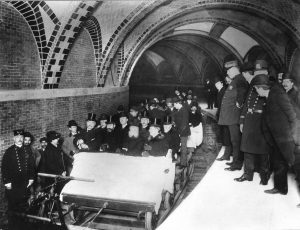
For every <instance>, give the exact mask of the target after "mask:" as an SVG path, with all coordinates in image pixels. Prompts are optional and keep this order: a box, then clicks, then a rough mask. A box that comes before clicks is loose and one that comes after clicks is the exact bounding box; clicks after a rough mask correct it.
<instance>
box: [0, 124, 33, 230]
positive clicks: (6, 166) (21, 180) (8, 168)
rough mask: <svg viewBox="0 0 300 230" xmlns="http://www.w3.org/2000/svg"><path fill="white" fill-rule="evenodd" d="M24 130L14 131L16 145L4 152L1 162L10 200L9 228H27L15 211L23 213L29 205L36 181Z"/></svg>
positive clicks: (6, 190) (3, 178)
mask: <svg viewBox="0 0 300 230" xmlns="http://www.w3.org/2000/svg"><path fill="white" fill-rule="evenodd" d="M23 140H24V130H23V129H19V130H15V131H14V145H12V146H10V147H9V148H8V149H7V150H6V151H5V153H4V155H3V158H2V164H1V172H2V181H3V184H4V187H5V195H6V198H7V201H8V207H7V208H8V229H9V230H20V229H27V226H26V223H25V221H24V220H23V219H22V218H20V217H18V216H15V215H14V213H15V212H17V213H23V212H25V211H26V208H27V207H28V204H27V200H28V198H29V196H30V190H29V188H30V186H31V185H32V184H33V181H34V171H35V170H34V160H33V158H32V155H31V154H29V153H28V152H26V151H25V148H24V146H23Z"/></svg>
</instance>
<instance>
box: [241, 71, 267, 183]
mask: <svg viewBox="0 0 300 230" xmlns="http://www.w3.org/2000/svg"><path fill="white" fill-rule="evenodd" d="M261 77H266V76H261V75H257V76H255V77H254V78H253V79H252V81H251V83H250V89H249V91H248V94H247V98H246V101H245V105H244V107H243V110H242V113H241V117H240V127H241V132H242V141H241V151H243V152H244V174H243V175H242V176H241V177H239V178H236V179H235V180H236V181H238V182H243V181H252V180H253V174H254V169H255V162H257V163H258V166H259V173H260V178H261V182H260V183H261V184H263V185H266V184H267V183H268V179H269V151H270V148H269V145H268V143H267V141H266V139H265V137H264V135H263V132H262V128H261V119H262V113H263V109H264V106H265V104H266V98H264V97H260V96H259V95H258V93H257V92H256V90H255V88H254V87H253V84H257V82H258V81H260V78H261Z"/></svg>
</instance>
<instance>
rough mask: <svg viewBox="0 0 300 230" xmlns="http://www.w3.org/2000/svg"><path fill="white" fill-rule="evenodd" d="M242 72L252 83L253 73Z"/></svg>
mask: <svg viewBox="0 0 300 230" xmlns="http://www.w3.org/2000/svg"><path fill="white" fill-rule="evenodd" d="M242 74H243V77H244V78H245V79H246V81H247V82H248V83H250V81H251V80H252V78H253V75H252V74H251V73H250V72H249V71H246V72H243V73H242Z"/></svg>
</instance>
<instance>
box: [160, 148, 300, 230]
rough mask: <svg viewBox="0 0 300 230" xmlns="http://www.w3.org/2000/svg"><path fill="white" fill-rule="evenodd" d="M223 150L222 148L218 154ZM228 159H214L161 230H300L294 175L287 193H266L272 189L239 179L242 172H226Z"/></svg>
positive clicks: (256, 178)
mask: <svg viewBox="0 0 300 230" xmlns="http://www.w3.org/2000/svg"><path fill="white" fill-rule="evenodd" d="M223 152H224V149H221V151H220V152H219V156H221V155H222V154H223ZM225 163H226V162H225V161H215V162H214V163H213V164H212V166H211V168H210V169H209V170H208V172H207V174H206V175H205V176H204V178H203V179H202V180H201V182H200V183H199V184H198V185H197V186H196V187H195V189H194V190H193V191H192V192H191V193H190V195H189V196H188V197H187V198H186V199H185V200H183V201H182V203H181V204H180V205H179V207H177V208H176V209H175V210H174V211H173V213H171V214H170V216H169V217H168V218H167V219H166V220H165V221H164V222H163V223H162V224H161V225H160V226H159V227H158V228H157V229H158V230H177V229H178V230H179V229H180V230H182V229H186V230H219V229H220V230H227V229H228V230H300V208H297V204H299V203H300V195H299V191H298V189H297V185H296V181H295V179H294V175H289V177H288V183H289V192H288V194H287V195H280V194H273V195H271V194H266V193H264V190H266V189H271V188H273V178H272V177H271V178H270V180H269V183H268V185H266V186H263V185H259V182H260V178H259V175H258V174H257V173H255V176H254V179H253V181H252V182H248V181H245V182H236V181H234V178H236V177H240V176H241V175H242V174H243V169H242V170H241V171H233V172H230V171H224V168H225V167H226V166H227V165H225Z"/></svg>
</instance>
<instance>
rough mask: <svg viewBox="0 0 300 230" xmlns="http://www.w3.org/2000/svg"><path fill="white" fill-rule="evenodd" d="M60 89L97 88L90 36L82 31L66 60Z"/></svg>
mask: <svg viewBox="0 0 300 230" xmlns="http://www.w3.org/2000/svg"><path fill="white" fill-rule="evenodd" d="M60 81H61V82H60V84H59V88H84V87H94V86H96V62H95V54H94V48H93V44H92V41H91V38H90V35H89V34H88V32H87V31H86V30H82V31H81V32H80V35H79V36H78V37H77V39H76V41H75V42H74V44H73V47H72V49H71V52H70V54H69V56H68V58H67V60H66V63H65V66H64V70H63V73H62V76H61V80H60Z"/></svg>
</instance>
